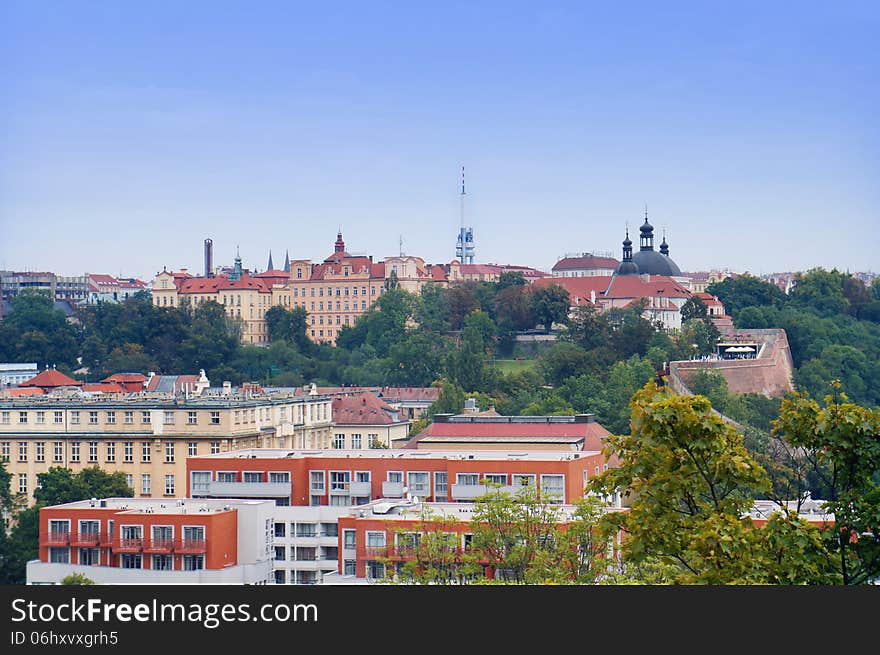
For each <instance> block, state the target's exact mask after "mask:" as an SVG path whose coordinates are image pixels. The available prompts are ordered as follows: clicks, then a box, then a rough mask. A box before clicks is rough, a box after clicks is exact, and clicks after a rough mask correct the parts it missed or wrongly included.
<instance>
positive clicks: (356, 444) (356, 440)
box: [351, 434, 363, 450]
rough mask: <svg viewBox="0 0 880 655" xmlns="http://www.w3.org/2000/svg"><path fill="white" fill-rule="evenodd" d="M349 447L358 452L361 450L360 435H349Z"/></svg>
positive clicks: (361, 441)
mask: <svg viewBox="0 0 880 655" xmlns="http://www.w3.org/2000/svg"><path fill="white" fill-rule="evenodd" d="M351 447H352V448H354V449H355V450H360V449H361V448H363V440H362V439H361V435H359V434H353V435H351Z"/></svg>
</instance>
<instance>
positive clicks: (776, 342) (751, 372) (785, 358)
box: [669, 329, 794, 398]
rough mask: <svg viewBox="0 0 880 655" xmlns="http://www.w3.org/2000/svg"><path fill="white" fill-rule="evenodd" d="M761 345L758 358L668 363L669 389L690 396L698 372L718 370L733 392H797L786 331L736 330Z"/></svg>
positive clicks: (766, 393) (765, 393) (779, 394)
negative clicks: (693, 378) (694, 376)
mask: <svg viewBox="0 0 880 655" xmlns="http://www.w3.org/2000/svg"><path fill="white" fill-rule="evenodd" d="M737 332H738V333H739V334H746V335H749V336H750V337H753V338H754V339H755V340H757V341H761V342H762V346H761V350H760V352H759V353H758V357H757V358H756V359H732V360H725V359H720V360H708V361H701V360H693V361H691V360H685V361H678V362H669V386H670V387H671V388H672V389H673V391H675V392H676V393H689V391H688V390H687V388H688V386H690V379H691V377H692V376H693V375H694V373H696V372H697V371H701V370H703V371H705V370H710V371H717V372H719V373H721V375H723V376H724V379H725V380H726V381H727V388H728V390H729V391H730V392H731V393H737V394H740V393H760V394H763V395H765V396H767V397H769V398H776V397H779V396H783V395H785V394H786V393H789V392H791V391H793V390H794V383H793V377H792V376H793V373H794V365H793V363H792V359H791V350H790V348H789V346H788V337H787V336H786V334H785V330H782V329H772V330H737Z"/></svg>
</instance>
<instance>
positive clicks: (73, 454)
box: [70, 441, 79, 462]
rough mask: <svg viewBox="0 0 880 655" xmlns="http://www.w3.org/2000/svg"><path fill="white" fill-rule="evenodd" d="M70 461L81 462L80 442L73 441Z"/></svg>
mask: <svg viewBox="0 0 880 655" xmlns="http://www.w3.org/2000/svg"><path fill="white" fill-rule="evenodd" d="M70 461H71V462H78V461H79V441H71V442H70Z"/></svg>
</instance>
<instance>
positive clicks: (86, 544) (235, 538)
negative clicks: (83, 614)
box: [27, 498, 274, 584]
mask: <svg viewBox="0 0 880 655" xmlns="http://www.w3.org/2000/svg"><path fill="white" fill-rule="evenodd" d="M273 514H274V504H273V503H270V502H259V501H241V500H223V501H212V500H198V501H196V500H191V499H187V500H184V499H170V500H167V501H165V502H160V501H154V500H146V499H135V498H109V499H102V500H97V499H93V500H84V501H78V502H73V503H67V504H64V505H56V506H53V507H46V508H43V509H41V510H40V541H39V559H38V560H34V561H32V562H29V563H28V567H27V579H28V584H57V583H58V582H60V580H62V579H63V578H64V577H65V576H67V575H69V574H71V573H83V574H85V575H86V576H87V577H88V578H90V579H91V580H93V581H94V582H96V583H98V584H124V583H125V584H145V583H151V584H166V583H167V584H173V583H177V584H188V583H227V584H265V583H266V582H268V581H269V580H270V577H271V571H272V564H271V557H270V552H271V545H272V544H271V542H272V540H273V527H274V518H273Z"/></svg>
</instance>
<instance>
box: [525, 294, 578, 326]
mask: <svg viewBox="0 0 880 655" xmlns="http://www.w3.org/2000/svg"><path fill="white" fill-rule="evenodd" d="M531 296H532V297H531V302H532V315H533V316H534V317H535V321H536V322H537V323H538V324H540V325H543V326H544V329H546V330H550V329H551V328H552V327H553V324H554V323H558V324H560V325H564V324H565V323H567V322H568V309H569V306H570V304H571V301H570V300H569V296H568V291H566V290H565V289H564V288H562V287H561V286H559V285H558V284H551V285H550V286H547V287H538V288H536V289H534V290H532V294H531Z"/></svg>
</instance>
